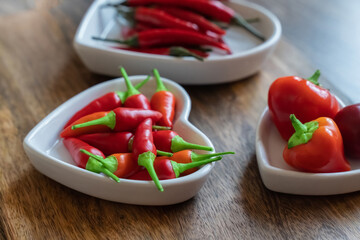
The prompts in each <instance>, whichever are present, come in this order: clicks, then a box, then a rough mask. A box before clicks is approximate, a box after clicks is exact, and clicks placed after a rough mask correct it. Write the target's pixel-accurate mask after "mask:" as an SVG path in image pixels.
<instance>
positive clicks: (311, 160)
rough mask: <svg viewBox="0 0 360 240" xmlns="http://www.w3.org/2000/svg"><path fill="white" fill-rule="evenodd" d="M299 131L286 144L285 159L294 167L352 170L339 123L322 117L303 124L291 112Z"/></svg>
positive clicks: (310, 169) (305, 169)
mask: <svg viewBox="0 0 360 240" xmlns="http://www.w3.org/2000/svg"><path fill="white" fill-rule="evenodd" d="M290 119H291V122H292V124H293V127H294V128H295V133H294V134H293V135H292V136H291V138H290V139H289V141H288V144H287V146H285V148H284V152H283V157H284V160H285V161H286V162H287V163H288V164H289V165H290V166H292V167H294V168H296V169H298V170H300V171H305V172H313V173H330V172H342V171H349V170H350V169H351V168H350V165H349V163H348V161H347V160H346V159H345V157H344V147H343V140H342V137H341V133H340V131H339V129H338V127H337V126H336V123H335V122H334V121H333V120H332V119H331V118H328V117H320V118H317V119H315V120H313V121H311V122H307V123H305V124H302V123H301V122H300V121H299V120H298V119H297V118H296V117H295V115H294V114H291V115H290Z"/></svg>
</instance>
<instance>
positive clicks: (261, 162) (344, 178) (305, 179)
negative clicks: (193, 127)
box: [256, 108, 360, 195]
mask: <svg viewBox="0 0 360 240" xmlns="http://www.w3.org/2000/svg"><path fill="white" fill-rule="evenodd" d="M285 146H286V141H285V140H283V139H282V138H281V136H280V134H279V132H278V130H277V128H276V126H275V124H274V123H273V121H272V120H271V117H270V112H269V109H268V108H266V109H265V110H264V112H263V113H262V115H261V117H260V120H259V123H258V126H257V130H256V158H257V162H258V167H259V171H260V175H261V179H262V181H263V183H264V185H265V186H266V187H267V188H268V189H270V190H272V191H275V192H281V193H288V194H297V195H334V194H343V193H350V192H355V191H359V190H360V161H359V159H357V160H355V159H349V158H347V160H348V161H349V163H350V165H351V170H350V171H346V172H336V173H306V172H300V171H298V170H296V169H294V168H292V167H291V166H289V165H288V164H287V163H286V162H285V160H284V158H283V156H282V153H283V150H284V147H285Z"/></svg>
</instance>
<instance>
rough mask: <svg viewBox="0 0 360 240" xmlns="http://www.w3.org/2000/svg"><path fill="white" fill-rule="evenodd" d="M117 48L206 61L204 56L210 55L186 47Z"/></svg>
mask: <svg viewBox="0 0 360 240" xmlns="http://www.w3.org/2000/svg"><path fill="white" fill-rule="evenodd" d="M113 48H115V49H121V50H127V51H133V52H141V53H149V54H157V55H166V56H173V57H194V58H196V59H197V60H200V61H204V58H206V57H208V56H209V54H208V53H206V52H203V51H201V50H197V49H191V48H184V47H178V46H173V47H162V48H129V47H113Z"/></svg>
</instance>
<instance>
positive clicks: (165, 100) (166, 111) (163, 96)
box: [150, 69, 176, 128]
mask: <svg viewBox="0 0 360 240" xmlns="http://www.w3.org/2000/svg"><path fill="white" fill-rule="evenodd" d="M153 72H154V76H155V79H156V84H157V88H156V93H155V94H153V96H152V97H151V100H150V105H151V109H153V110H155V111H158V112H161V113H162V118H161V119H160V120H159V121H158V122H156V124H158V125H160V126H166V127H170V128H172V126H173V119H174V115H175V103H176V99H175V96H174V94H173V93H172V92H170V91H169V90H168V89H167V88H166V87H165V85H164V83H163V82H162V81H161V78H160V74H159V72H158V70H157V69H154V70H153Z"/></svg>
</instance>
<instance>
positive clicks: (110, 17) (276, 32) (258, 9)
mask: <svg viewBox="0 0 360 240" xmlns="http://www.w3.org/2000/svg"><path fill="white" fill-rule="evenodd" d="M179 1H181V0H179ZM108 2H111V1H109V0H95V1H94V2H93V3H92V5H91V6H90V8H89V9H88V11H87V12H86V14H85V16H84V18H83V19H82V21H81V24H80V25H79V27H78V29H77V32H76V35H75V38H74V48H75V50H76V51H77V53H78V54H79V56H80V58H81V60H82V61H83V62H84V64H85V65H86V66H87V68H89V69H90V70H91V71H93V72H96V73H100V74H106V75H110V76H119V71H118V65H119V64H121V65H122V66H123V67H125V68H126V70H127V71H128V73H129V74H130V75H135V74H136V75H138V74H147V73H148V72H150V71H151V70H152V68H153V67H154V61H156V66H157V68H158V69H159V71H160V72H161V74H162V76H165V77H168V78H170V79H172V80H174V81H175V82H178V83H181V84H216V83H224V82H230V81H236V80H240V79H243V78H245V77H248V76H250V75H252V74H255V73H256V72H258V71H259V70H260V69H261V67H262V66H263V65H264V63H265V62H266V60H267V59H268V58H269V56H270V55H271V54H272V52H273V51H274V49H275V47H276V45H277V43H278V42H279V40H280V36H281V24H280V21H279V20H278V18H277V17H276V16H275V15H274V14H273V13H271V12H270V11H268V10H267V9H265V8H263V7H262V6H259V5H257V4H254V3H251V2H246V1H239V0H234V1H225V2H224V4H226V5H228V6H230V7H231V8H233V9H234V11H236V12H238V13H240V14H241V15H242V16H243V17H244V18H247V19H248V18H259V19H260V21H259V22H257V23H253V26H254V27H256V28H257V29H258V30H259V31H260V32H262V33H263V34H264V35H265V37H266V41H264V42H261V41H260V40H258V39H257V38H255V37H254V36H252V35H251V34H249V33H248V32H246V31H245V30H244V29H243V28H241V27H237V26H231V27H230V28H229V29H228V30H227V33H226V35H225V36H224V41H225V43H226V44H228V45H229V47H230V48H231V50H232V54H230V55H225V54H223V53H221V52H219V51H217V50H216V49H214V51H212V52H211V53H210V56H209V57H208V58H206V59H205V60H204V61H203V62H201V61H198V60H196V59H194V58H192V57H183V58H175V57H170V56H161V55H155V54H145V53H139V52H132V51H126V50H119V49H114V48H112V47H110V46H116V45H117V44H112V43H108V42H101V41H96V40H93V39H92V37H94V36H97V37H105V38H115V39H119V38H120V36H121V28H122V26H121V25H120V24H119V22H118V21H117V20H116V18H115V16H116V11H115V10H114V9H113V8H109V7H108V8H103V7H102V6H103V5H104V4H106V3H108ZM112 2H114V1H112ZM116 2H118V1H116ZM139 65H141V68H139V67H138V66H139Z"/></svg>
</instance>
